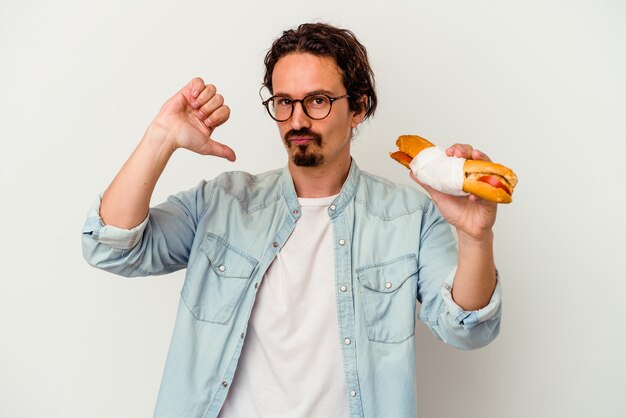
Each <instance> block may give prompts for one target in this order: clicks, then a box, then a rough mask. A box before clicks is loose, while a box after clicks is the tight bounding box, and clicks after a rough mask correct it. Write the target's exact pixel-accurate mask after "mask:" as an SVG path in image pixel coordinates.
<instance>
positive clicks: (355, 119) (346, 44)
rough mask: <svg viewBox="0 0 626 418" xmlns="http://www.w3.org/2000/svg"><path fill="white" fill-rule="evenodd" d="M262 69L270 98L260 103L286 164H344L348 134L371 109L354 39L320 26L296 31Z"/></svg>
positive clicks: (370, 84)
mask: <svg viewBox="0 0 626 418" xmlns="http://www.w3.org/2000/svg"><path fill="white" fill-rule="evenodd" d="M265 67H266V73H265V78H264V86H265V87H266V88H267V89H268V90H269V92H270V93H271V95H272V99H271V100H268V101H267V102H265V103H266V105H267V106H268V110H269V111H270V114H271V115H272V117H273V118H274V119H276V120H277V121H278V128H279V130H280V133H281V136H282V137H283V140H284V142H285V147H286V149H287V152H288V153H289V155H290V159H291V162H292V163H293V164H294V165H296V166H302V167H317V166H321V165H323V164H331V165H333V164H335V163H339V164H342V165H344V166H345V164H346V163H349V159H350V140H351V138H352V131H353V129H354V128H356V126H357V125H358V124H359V123H361V122H362V121H363V120H364V119H365V118H367V117H368V116H369V115H371V114H373V113H374V110H375V109H376V92H375V90H374V75H373V73H372V70H371V68H370V65H369V63H368V61H367V53H366V50H365V48H364V47H363V45H361V44H360V43H359V42H358V41H357V39H356V38H355V36H354V34H352V32H350V31H348V30H345V29H339V28H335V27H333V26H329V25H326V24H322V23H314V24H313V23H311V24H303V25H300V26H299V27H298V28H297V29H292V30H288V31H285V32H283V35H282V36H281V37H280V38H279V39H277V40H276V41H275V42H274V44H273V45H272V48H271V49H270V50H269V51H268V53H267V55H266V57H265ZM324 109H326V110H327V111H328V113H326V112H325V111H324ZM320 112H321V113H320Z"/></svg>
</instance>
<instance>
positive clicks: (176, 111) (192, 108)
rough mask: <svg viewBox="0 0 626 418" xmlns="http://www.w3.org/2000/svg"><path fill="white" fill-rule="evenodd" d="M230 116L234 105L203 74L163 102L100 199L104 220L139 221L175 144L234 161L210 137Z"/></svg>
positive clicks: (118, 223)
mask: <svg viewBox="0 0 626 418" xmlns="http://www.w3.org/2000/svg"><path fill="white" fill-rule="evenodd" d="M229 116H230V109H229V108H228V106H226V105H225V104H224V98H223V97H222V95H220V94H217V92H216V89H215V86H212V85H210V84H209V85H207V84H204V81H203V80H202V79H201V78H194V79H193V80H191V81H190V82H189V83H188V84H187V85H186V86H185V87H183V88H182V89H181V90H180V91H179V92H178V93H176V95H175V96H174V97H172V98H171V99H169V100H168V101H167V102H166V103H165V104H164V105H163V107H162V108H161V110H160V111H159V113H158V115H157V116H156V117H155V118H154V120H153V121H152V123H151V124H150V126H149V127H148V129H147V130H146V133H145V135H144V136H143V138H142V140H141V141H140V142H139V144H138V145H137V148H136V149H135V151H134V152H133V153H132V155H131V156H130V157H129V158H128V160H127V161H126V164H124V166H123V167H122V169H121V170H120V172H119V173H118V174H117V176H116V177H115V178H114V179H113V181H112V182H111V184H110V185H109V187H108V188H107V190H106V191H105V192H104V195H103V196H102V202H101V204H100V216H101V217H102V220H103V222H104V223H106V224H107V225H113V226H117V227H119V228H125V229H130V228H133V227H135V226H137V225H139V224H140V223H141V221H142V220H143V219H144V218H145V217H146V214H147V213H148V211H149V204H150V198H151V196H152V192H153V191H154V187H155V185H156V183H157V181H158V180H159V177H160V176H161V174H162V173H163V170H164V169H165V166H166V165H167V162H168V161H169V159H170V157H171V156H172V153H173V152H174V151H175V150H176V149H177V148H186V149H188V150H190V151H193V152H197V153H198V154H202V155H215V156H218V157H223V158H226V159H227V160H230V161H234V160H235V153H234V152H233V150H232V149H230V148H229V147H227V146H226V145H223V144H220V143H219V142H216V141H214V140H213V139H211V135H212V134H213V130H214V129H215V128H217V127H218V126H220V125H221V124H223V123H224V122H226V121H227V120H228V117H229Z"/></svg>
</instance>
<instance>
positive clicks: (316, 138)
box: [285, 128, 322, 145]
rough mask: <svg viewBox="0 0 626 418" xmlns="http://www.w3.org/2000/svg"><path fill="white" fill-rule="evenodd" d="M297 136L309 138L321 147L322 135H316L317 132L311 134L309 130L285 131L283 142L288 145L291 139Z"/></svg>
mask: <svg viewBox="0 0 626 418" xmlns="http://www.w3.org/2000/svg"><path fill="white" fill-rule="evenodd" d="M298 136H308V137H311V138H312V139H313V142H315V144H316V145H322V135H320V134H318V133H317V132H313V131H312V130H310V129H309V128H302V129H290V130H289V131H287V133H285V142H286V143H288V144H289V143H290V140H291V138H293V137H298Z"/></svg>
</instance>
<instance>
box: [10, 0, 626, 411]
mask: <svg viewBox="0 0 626 418" xmlns="http://www.w3.org/2000/svg"><path fill="white" fill-rule="evenodd" d="M305 21H325V22H328V23H331V24H336V25H340V26H344V27H347V28H349V29H351V30H353V31H354V32H355V33H356V34H357V36H358V37H359V39H360V40H361V41H362V42H363V43H364V44H365V45H366V47H367V48H368V51H369V54H370V59H371V63H372V66H373V68H374V71H375V73H376V77H377V87H378V92H379V98H380V103H379V109H378V112H377V114H376V115H375V116H374V118H373V119H372V120H371V121H369V122H367V123H365V124H364V125H362V127H361V128H360V129H359V133H358V136H357V137H356V139H355V141H354V144H353V155H354V157H355V158H356V160H357V161H358V163H359V165H360V167H361V168H362V169H364V170H366V171H369V172H372V173H374V174H378V175H382V176H384V177H387V178H389V179H391V180H393V181H396V182H400V183H406V184H412V183H411V180H410V179H409V178H408V173H407V171H406V170H405V169H404V168H402V167H401V166H399V165H398V164H397V163H395V162H394V161H392V160H391V159H390V158H389V157H388V152H389V151H391V150H393V149H394V141H395V138H396V137H397V136H398V135H400V134H407V133H410V134H420V135H422V136H425V137H426V138H429V139H430V140H431V141H433V142H435V143H437V144H439V145H442V146H447V145H450V144H452V143H454V142H463V143H470V144H473V145H474V146H475V147H477V148H479V149H481V150H483V151H485V152H486V153H487V154H488V155H490V156H491V157H492V158H493V159H494V160H495V161H498V162H501V163H503V164H505V165H508V166H510V167H512V168H513V169H514V170H515V171H516V172H517V174H518V176H519V179H520V182H519V186H518V188H517V190H516V192H515V196H514V198H515V200H514V202H513V203H512V204H511V205H502V206H500V207H499V209H498V210H499V215H498V221H497V224H496V228H495V233H496V242H495V245H496V257H497V260H496V261H497V265H498V268H499V270H500V273H501V276H502V282H503V286H504V298H505V299H504V315H503V323H502V331H501V334H500V336H499V337H498V338H497V339H496V340H495V341H494V342H493V343H492V344H491V345H489V346H488V347H486V348H484V349H481V350H477V351H470V352H463V351H459V350H456V349H453V348H450V347H447V346H445V345H443V344H442V343H440V342H438V341H436V340H435V339H434V337H433V336H432V335H431V334H430V332H429V331H428V330H427V329H426V327H425V326H424V325H423V324H421V323H418V325H417V329H416V338H417V351H418V352H417V357H418V359H417V368H418V370H417V379H418V393H417V397H418V405H419V406H418V409H419V417H420V418H436V417H444V418H447V417H456V418H473V417H483V418H502V417H507V418H508V417H511V418H527V417H534V418H554V417H558V418H561V417H562V418H565V417H568V418H583V417H585V418H586V417H590V418H591V417H593V418H598V417H600V418H620V417H624V416H626V379H625V375H626V360H625V359H626V355H625V353H626V325H625V320H624V318H625V317H626V303H625V300H626V268H625V264H624V258H625V257H624V256H625V252H626V251H625V249H626V245H625V243H626V221H625V219H624V216H625V215H624V214H625V212H626V198H625V190H626V189H625V187H624V178H625V177H626V175H625V174H624V167H625V164H624V157H625V155H626V123H625V122H626V99H625V98H626V76H625V75H626V48H625V47H624V42H625V41H626V25H624V22H626V5H625V3H624V2H623V1H618V0H616V1H602V0H599V1H598V0H596V1H592V0H589V1H574V0H572V1H552V0H549V1H524V2H522V1H517V2H513V1H491V2H490V1H471V2H469V1H445V2H441V1H440V2H434V1H412V2H408V1H407V2H406V3H402V2H397V3H396V2H391V1H380V2H375V3H371V4H367V3H364V2H363V1H344V2H340V1H325V0H324V1H313V2H305V3H297V4H296V3H294V2H286V1H285V2H281V1H263V2H249V3H243V2H237V1H233V2H211V1H179V2H173V1H162V0H159V1H147V0H143V1H122V0H112V1H108V2H96V1H78V0H75V1H72V0H59V1H55V2H47V1H43V0H32V1H29V0H13V1H11V0H2V3H0V135H1V141H2V142H1V144H2V146H1V147H0V191H1V197H0V199H1V205H0V223H1V225H0V231H1V233H2V236H1V244H0V245H2V251H0V254H1V255H0V257H1V260H2V263H1V269H0V278H1V280H0V417H2V418H38V417H58V418H74V417H75V418H85V417H89V418H100V417H102V418H105V417H106V418H110V417H116V418H126V417H127V418H138V417H149V416H151V414H152V410H153V406H154V402H155V399H156V396H157V390H158V387H159V383H160V379H161V373H162V370H163V364H164V360H165V356H166V352H167V349H168V346H169V340H170V336H171V332H172V328H173V325H174V315H175V312H176V306H177V301H178V298H179V292H180V289H181V286H182V282H183V275H184V272H178V273H175V274H171V275H168V276H160V277H153V278H138V279H124V278H121V277H117V276H113V275H111V274H108V273H105V272H102V271H98V270H96V269H93V268H91V267H89V266H88V265H87V264H86V262H84V260H83V258H82V254H81V244H80V238H81V229H82V224H83V221H84V217H85V214H86V212H87V210H88V208H89V207H90V205H91V204H92V203H93V201H94V200H95V198H96V196H97V195H98V193H100V192H102V191H103V190H104V189H105V188H106V187H107V185H108V184H109V182H110V181H111V179H112V178H113V176H114V175H115V174H116V172H117V171H118V170H119V168H120V167H121V165H122V164H123V162H124V161H125V160H126V158H127V157H128V155H129V154H130V152H131V151H132V150H133V148H134V147H135V145H136V144H137V142H138V141H139V139H140V138H141V136H142V134H143V132H144V130H145V128H146V126H147V125H148V124H149V122H150V121H151V119H152V118H153V116H154V115H155V114H156V112H157V111H158V109H159V108H160V106H161V105H162V103H164V102H165V101H166V100H167V99H168V98H169V97H170V96H172V95H173V94H174V93H176V91H178V89H179V88H180V87H182V86H183V85H185V84H186V83H187V82H188V81H189V80H190V79H191V78H192V77H194V76H201V77H203V78H204V79H205V80H206V81H207V82H211V83H214V84H216V85H217V86H218V89H219V91H220V92H221V93H222V94H223V95H224V96H225V98H226V102H227V103H228V104H229V105H230V107H231V109H232V117H231V119H230V121H229V122H228V123H227V124H226V125H224V126H223V127H221V128H219V129H218V130H217V131H216V132H215V135H214V137H215V139H217V140H220V141H223V142H225V143H227V144H229V145H230V146H231V147H232V148H233V149H235V151H236V152H237V155H238V159H237V161H236V162H235V163H229V162H227V161H225V160H220V159H217V158H210V157H201V156H198V155H194V154H192V153H190V152H186V151H181V152H177V153H176V154H175V156H174V158H173V160H172V161H171V163H170V164H169V166H168V167H167V169H166V171H165V173H164V174H163V176H162V178H161V181H160V182H159V184H158V185H157V189H156V192H155V194H154V197H153V203H158V202H160V201H162V200H163V199H165V198H166V197H167V196H168V195H169V194H172V193H175V192H177V191H179V190H184V189H187V188H191V187H193V186H195V185H196V184H197V183H198V182H199V180H200V179H201V178H213V177H215V176H216V175H217V174H219V173H220V172H222V171H225V170H245V171H249V172H252V173H259V172H262V171H265V170H268V169H272V168H276V167H281V166H284V165H285V163H286V158H285V153H284V150H283V148H282V145H281V141H280V139H279V137H278V135H277V129H276V126H275V123H274V122H273V121H272V120H271V119H270V118H269V117H268V115H267V114H266V113H265V109H264V108H263V107H262V106H261V103H260V101H261V100H260V98H259V95H258V90H259V88H260V85H261V79H262V74H263V65H262V61H263V57H264V55H265V52H266V51H267V49H268V48H269V46H270V45H271V42H272V41H273V40H274V39H275V38H276V37H277V36H279V35H280V34H281V32H282V30H283V29H286V28H290V27H293V26H295V25H297V24H299V23H301V22H305ZM416 187H417V186H416ZM394 418H395V417H394Z"/></svg>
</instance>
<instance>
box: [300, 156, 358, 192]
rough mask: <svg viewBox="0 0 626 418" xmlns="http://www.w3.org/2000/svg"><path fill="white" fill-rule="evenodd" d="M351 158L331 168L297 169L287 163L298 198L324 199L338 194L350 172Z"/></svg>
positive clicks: (324, 165) (323, 166)
mask: <svg viewBox="0 0 626 418" xmlns="http://www.w3.org/2000/svg"><path fill="white" fill-rule="evenodd" d="M351 161H352V160H351V158H347V159H344V160H342V161H340V162H339V163H338V164H336V165H334V166H333V167H328V166H326V164H323V165H322V166H320V167H298V166H296V165H294V164H293V162H291V161H289V172H290V173H291V178H292V179H293V184H294V187H295V188H296V194H297V195H298V197H326V196H333V195H336V194H338V193H339V192H340V191H341V187H342V186H343V183H344V182H345V181H346V179H347V178H348V173H349V172H350V163H351Z"/></svg>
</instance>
